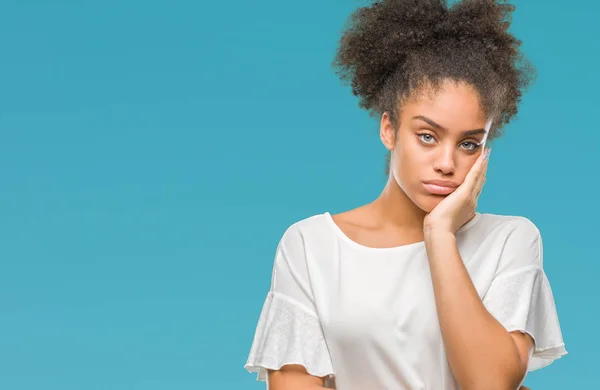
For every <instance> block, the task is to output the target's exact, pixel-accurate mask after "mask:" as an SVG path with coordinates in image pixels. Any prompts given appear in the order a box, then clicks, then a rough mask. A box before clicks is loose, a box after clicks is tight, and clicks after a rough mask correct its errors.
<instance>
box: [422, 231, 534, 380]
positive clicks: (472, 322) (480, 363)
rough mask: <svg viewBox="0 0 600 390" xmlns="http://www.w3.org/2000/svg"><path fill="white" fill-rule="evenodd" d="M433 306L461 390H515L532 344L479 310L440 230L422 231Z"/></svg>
mask: <svg viewBox="0 0 600 390" xmlns="http://www.w3.org/2000/svg"><path fill="white" fill-rule="evenodd" d="M425 244H426V248H427V254H428V257H429V262H430V268H431V276H432V280H433V288H434V295H435V301H436V306H437V312H438V317H439V321H440V327H441V331H442V338H443V340H444V345H445V347H446V352H447V355H448V361H449V363H450V367H451V368H452V371H453V373H454V375H455V377H456V379H457V381H458V382H459V384H460V386H461V388H462V389H464V390H470V389H476V390H479V389H501V390H513V389H516V388H517V387H518V386H519V384H520V383H521V381H522V380H523V378H524V376H525V374H526V370H527V363H528V360H529V356H530V351H531V349H532V346H533V340H532V339H531V337H530V336H529V335H527V334H521V333H520V332H513V333H509V332H507V331H506V329H505V328H504V327H503V326H502V325H501V324H500V323H498V322H497V321H496V320H495V319H494V317H493V316H492V315H491V314H490V313H489V312H488V311H487V310H486V308H485V306H484V305H483V303H482V301H481V299H480V297H479V295H478V294H477V291H476V290H475V287H474V286H473V283H472V282H471V279H470V277H469V274H468V273H467V270H466V268H465V266H464V263H463V261H462V259H461V257H460V253H459V251H458V247H457V244H456V237H455V236H454V234H453V233H451V232H448V231H446V230H433V229H432V230H426V231H425Z"/></svg>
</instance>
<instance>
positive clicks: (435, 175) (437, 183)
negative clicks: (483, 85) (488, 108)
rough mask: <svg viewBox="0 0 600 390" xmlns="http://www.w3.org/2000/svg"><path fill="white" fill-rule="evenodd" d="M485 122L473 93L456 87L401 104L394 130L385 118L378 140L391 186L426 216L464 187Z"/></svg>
mask: <svg viewBox="0 0 600 390" xmlns="http://www.w3.org/2000/svg"><path fill="white" fill-rule="evenodd" d="M486 121H487V118H486V117H485V113H484V112H483V110H482V109H481V106H480V102H479V96H478V94H477V92H476V91H475V90H473V89H472V88H471V87H469V86H468V85H465V84H457V83H454V82H447V83H445V84H444V85H443V88H441V89H440V90H439V91H438V92H436V93H435V94H432V93H422V94H419V96H416V97H414V98H413V99H410V100H408V101H406V102H404V103H403V104H402V107H401V111H400V121H399V122H400V123H399V127H398V128H397V129H396V128H394V126H393V124H392V123H391V121H390V117H389V116H388V114H387V113H385V114H384V115H383V116H382V120H381V132H380V135H381V139H382V142H383V143H384V145H385V146H386V148H387V149H388V150H389V151H390V152H391V161H390V180H394V181H395V182H396V183H397V185H398V186H399V187H400V189H401V190H402V191H403V192H404V193H405V194H406V195H407V196H408V198H409V199H411V200H412V202H413V203H414V204H415V205H417V207H419V208H420V209H422V210H423V211H425V212H430V211H431V210H433V208H434V207H435V206H436V205H437V204H438V203H439V202H441V201H442V199H444V198H445V197H446V196H448V195H449V194H450V193H452V192H453V191H454V190H455V188H456V187H457V186H459V185H460V184H461V183H462V182H463V181H464V179H465V177H466V175H467V173H468V172H469V170H470V169H471V167H472V166H473V164H474V163H475V161H476V160H477V157H478V156H479V154H480V153H481V146H480V145H479V144H480V143H481V142H482V141H483V138H484V135H485V130H484V128H485V124H486Z"/></svg>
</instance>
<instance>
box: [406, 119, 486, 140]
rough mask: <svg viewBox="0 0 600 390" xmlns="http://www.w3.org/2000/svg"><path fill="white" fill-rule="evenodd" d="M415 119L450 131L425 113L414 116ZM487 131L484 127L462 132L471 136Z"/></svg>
mask: <svg viewBox="0 0 600 390" xmlns="http://www.w3.org/2000/svg"><path fill="white" fill-rule="evenodd" d="M414 119H417V120H421V121H423V122H425V123H427V124H428V125H429V126H431V127H433V128H435V129H436V130H441V131H443V132H448V129H447V128H445V127H444V126H442V125H440V124H438V123H435V122H434V121H433V120H431V119H429V118H427V117H426V116H423V115H417V116H413V120H414ZM485 133H486V131H485V129H483V128H482V129H474V130H466V131H463V132H462V133H461V135H462V136H463V137H469V136H472V135H479V134H485Z"/></svg>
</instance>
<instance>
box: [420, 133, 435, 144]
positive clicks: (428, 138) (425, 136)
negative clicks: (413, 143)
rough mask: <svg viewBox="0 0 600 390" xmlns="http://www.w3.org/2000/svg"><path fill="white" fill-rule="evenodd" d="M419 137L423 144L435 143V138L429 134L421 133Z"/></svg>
mask: <svg viewBox="0 0 600 390" xmlns="http://www.w3.org/2000/svg"><path fill="white" fill-rule="evenodd" d="M417 136H418V137H419V139H420V140H421V142H423V143H425V144H432V143H434V142H435V138H433V136H432V135H431V134H429V133H421V134H417Z"/></svg>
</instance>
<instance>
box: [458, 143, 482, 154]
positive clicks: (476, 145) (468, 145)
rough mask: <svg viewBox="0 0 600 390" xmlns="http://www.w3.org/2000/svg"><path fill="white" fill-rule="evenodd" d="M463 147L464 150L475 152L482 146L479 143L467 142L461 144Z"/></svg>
mask: <svg viewBox="0 0 600 390" xmlns="http://www.w3.org/2000/svg"><path fill="white" fill-rule="evenodd" d="M461 146H462V147H463V149H465V150H467V151H469V152H472V151H474V150H477V149H479V147H480V145H479V143H478V142H471V141H467V142H463V143H462V144H461Z"/></svg>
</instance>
